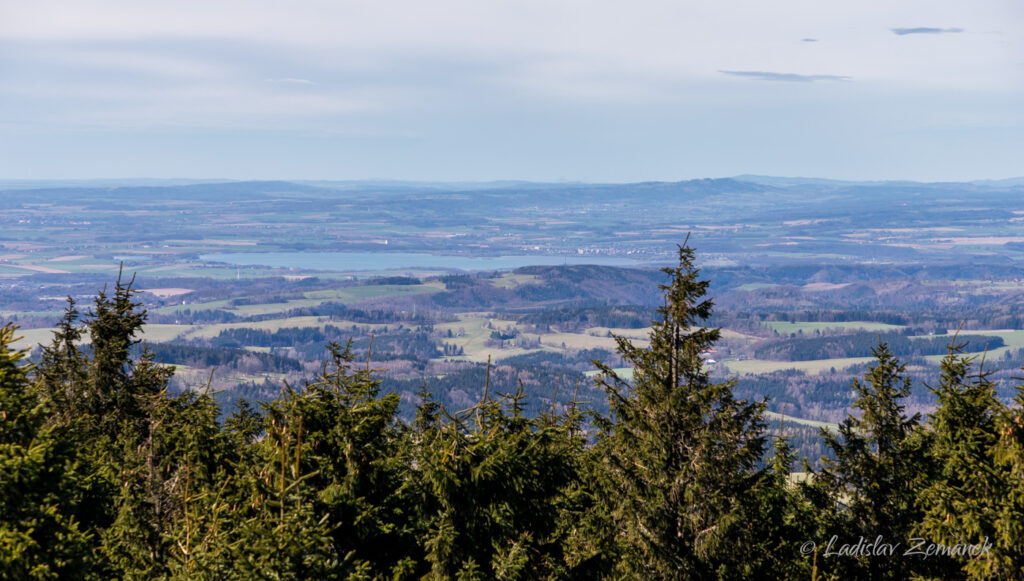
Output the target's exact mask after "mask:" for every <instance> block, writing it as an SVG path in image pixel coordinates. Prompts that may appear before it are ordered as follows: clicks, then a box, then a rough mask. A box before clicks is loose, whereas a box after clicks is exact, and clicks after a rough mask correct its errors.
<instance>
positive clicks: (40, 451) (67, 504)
mask: <svg viewBox="0 0 1024 581" xmlns="http://www.w3.org/2000/svg"><path fill="white" fill-rule="evenodd" d="M14 339H15V337H14V327H12V326H10V325H6V326H4V327H0V579H19V580H20V579H69V578H78V579H88V578H99V576H97V575H95V573H96V560H97V559H96V556H95V555H94V554H93V552H92V550H91V549H92V543H93V540H94V539H93V538H92V537H91V535H90V534H89V531H87V530H84V529H83V528H82V526H81V523H80V522H79V521H78V520H77V519H76V518H75V512H76V508H77V506H78V505H79V504H80V503H81V502H82V497H81V489H82V485H81V480H82V475H81V473H80V472H79V469H80V466H79V465H78V462H77V458H76V453H75V448H74V446H73V445H72V444H71V442H70V441H69V440H68V439H66V438H65V437H64V436H65V434H64V433H63V431H62V430H61V429H60V428H59V427H57V426H53V425H47V423H46V415H47V413H48V410H47V409H46V407H45V405H44V404H43V403H42V402H40V400H39V398H38V397H37V396H36V394H35V393H33V392H32V391H31V390H30V387H29V381H28V378H27V373H28V371H29V367H28V366H26V365H24V363H23V359H24V356H25V352H24V351H14V350H12V349H11V344H12V343H13V342H14Z"/></svg>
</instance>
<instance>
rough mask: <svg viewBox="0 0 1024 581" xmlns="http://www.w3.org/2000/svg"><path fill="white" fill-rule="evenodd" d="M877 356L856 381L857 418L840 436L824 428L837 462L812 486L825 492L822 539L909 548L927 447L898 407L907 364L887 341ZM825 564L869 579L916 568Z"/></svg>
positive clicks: (900, 563) (901, 575) (892, 563)
mask: <svg viewBox="0 0 1024 581" xmlns="http://www.w3.org/2000/svg"><path fill="white" fill-rule="evenodd" d="M874 356H875V362H874V364H873V365H872V366H871V367H870V369H869V370H868V372H867V373H866V374H865V375H864V380H863V381H859V380H854V382H853V390H854V392H855V393H856V394H857V399H856V400H855V401H854V403H853V407H854V409H856V410H858V412H859V415H857V416H852V415H851V416H847V418H846V420H844V421H843V422H842V423H841V424H840V425H839V431H838V433H832V432H829V431H826V430H823V431H822V436H823V437H824V439H825V443H826V445H827V446H828V447H829V449H831V451H832V453H833V454H834V456H835V460H829V459H828V458H826V459H825V466H824V468H823V469H822V470H821V471H820V472H819V473H817V474H815V480H814V483H813V485H814V487H815V488H817V489H819V491H821V492H824V493H825V494H822V495H819V496H818V498H819V499H820V498H824V499H827V504H826V505H825V506H821V507H819V508H820V509H821V510H822V512H823V515H824V516H823V518H822V521H826V524H827V527H826V531H825V532H826V534H825V535H824V536H825V537H826V538H831V535H832V534H837V535H842V536H843V537H844V538H851V539H857V538H858V537H864V538H867V539H870V540H874V539H876V538H879V537H881V538H882V539H883V540H884V542H887V543H893V542H897V543H906V542H907V540H908V539H910V538H912V537H913V534H912V533H913V528H914V526H915V524H916V523H917V522H918V521H919V520H920V519H921V516H922V515H921V511H920V509H919V505H918V503H917V499H918V496H919V495H920V493H921V487H922V485H923V476H924V475H925V474H927V468H928V466H927V460H926V458H925V454H926V449H925V447H924V445H923V441H922V439H921V434H920V433H918V432H917V430H918V428H919V426H920V416H919V415H917V414H915V415H912V416H908V415H907V414H906V413H905V411H904V406H903V404H902V403H901V402H902V400H903V399H905V398H906V397H907V396H909V395H910V389H911V382H910V378H909V377H907V375H906V366H905V365H904V364H902V363H900V362H899V361H898V360H897V359H896V358H895V357H894V356H893V354H892V352H891V351H890V350H889V348H888V346H887V345H886V344H885V343H881V344H880V345H879V346H878V347H876V348H875V350H874ZM836 500H838V501H839V503H838V504H837V503H836V502H835V501H836ZM823 563H827V564H828V565H829V566H831V569H832V572H833V573H835V574H841V575H842V576H844V577H861V578H871V579H907V578H909V577H910V576H911V572H912V571H915V570H917V568H918V567H920V563H918V562H917V561H916V560H914V559H891V560H890V559H880V558H877V557H871V556H869V557H850V558H845V559H841V560H840V559H832V560H829V561H827V562H823Z"/></svg>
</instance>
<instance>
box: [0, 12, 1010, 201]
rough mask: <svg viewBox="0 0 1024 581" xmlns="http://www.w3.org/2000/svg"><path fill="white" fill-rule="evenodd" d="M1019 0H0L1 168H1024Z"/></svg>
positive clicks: (267, 174)
mask: <svg viewBox="0 0 1024 581" xmlns="http://www.w3.org/2000/svg"><path fill="white" fill-rule="evenodd" d="M1022 25H1024V2H1020V0H972V1H970V2H965V1H963V0H952V1H950V0H857V1H854V0H837V1H832V2H822V1H821V0H773V1H772V2H765V1H764V0H716V1H713V2H709V1H708V0H701V1H699V2H698V1H691V0H631V1H629V2H625V1H622V0H619V1H614V2H613V1H608V0H542V1H533V0H432V1H430V2H424V1H422V0H401V1H398V0H395V1H391V0H359V1H351V0H324V1H320V0H290V1H288V2H282V1H279V0H244V1H241V0H240V1H234V0H198V1H197V0H175V1H174V2H167V1H160V2H157V1H152V0H90V1H89V2H82V1H80V0H69V1H63V2H62V1H49V0H33V1H31V2H17V1H14V0H8V1H5V2H2V3H0V179H92V178H141V177H149V178H227V179H317V180H320V179H336V180H354V179H395V180H435V181H487V180H504V179H516V180H534V181H561V180H568V181H589V182H632V181H648V180H682V179H692V178H703V177H724V176H731V175H738V174H764V175H778V176H807V177H826V178H836V179H857V180H861V179H913V180H922V181H948V180H969V179H984V178H1005V177H1013V176H1021V175H1024V31H1022Z"/></svg>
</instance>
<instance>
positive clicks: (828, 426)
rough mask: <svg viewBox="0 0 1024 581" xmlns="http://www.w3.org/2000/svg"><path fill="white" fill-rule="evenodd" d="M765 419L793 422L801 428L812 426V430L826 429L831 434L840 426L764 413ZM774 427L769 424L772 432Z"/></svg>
mask: <svg viewBox="0 0 1024 581" xmlns="http://www.w3.org/2000/svg"><path fill="white" fill-rule="evenodd" d="M764 417H765V419H767V420H769V421H774V422H778V421H779V420H780V419H781V420H783V421H785V422H792V423H794V424H800V425H801V426H810V427H812V428H824V429H826V430H828V431H830V432H837V431H839V424H833V423H831V422H819V421H817V420H806V419H804V418H794V417H793V416H785V417H783V415H782V414H778V413H775V412H769V411H766V412H764ZM771 428H772V426H771V424H769V426H768V429H769V430H771Z"/></svg>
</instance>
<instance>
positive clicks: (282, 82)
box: [266, 77, 316, 85]
mask: <svg viewBox="0 0 1024 581" xmlns="http://www.w3.org/2000/svg"><path fill="white" fill-rule="evenodd" d="M266 82H268V83H275V84H278V85H315V84H316V83H315V82H313V81H311V80H309V79H295V78H292V77H284V78H281V79H266Z"/></svg>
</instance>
